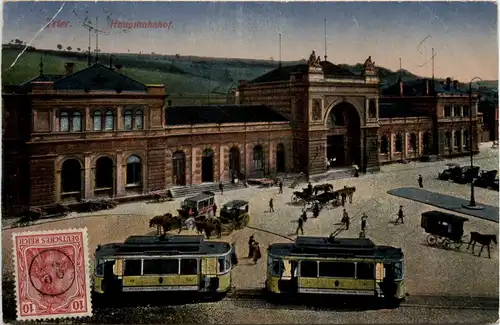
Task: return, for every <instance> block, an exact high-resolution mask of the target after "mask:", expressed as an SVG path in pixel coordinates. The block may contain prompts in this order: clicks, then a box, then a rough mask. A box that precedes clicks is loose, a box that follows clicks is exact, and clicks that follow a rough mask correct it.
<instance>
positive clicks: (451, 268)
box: [2, 147, 499, 297]
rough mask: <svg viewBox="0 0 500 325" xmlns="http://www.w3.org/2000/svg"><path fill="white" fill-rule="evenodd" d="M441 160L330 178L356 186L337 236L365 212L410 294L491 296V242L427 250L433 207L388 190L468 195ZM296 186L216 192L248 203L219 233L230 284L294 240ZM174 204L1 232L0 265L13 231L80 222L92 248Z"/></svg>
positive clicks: (481, 225) (259, 271)
mask: <svg viewBox="0 0 500 325" xmlns="http://www.w3.org/2000/svg"><path fill="white" fill-rule="evenodd" d="M468 161H469V160H468V158H467V157H464V158H460V159H454V160H453V162H457V163H463V164H467V163H468ZM448 162H449V161H440V162H437V163H419V162H412V163H409V164H406V165H403V164H396V165H389V166H383V167H382V172H380V173H377V174H369V175H363V176H362V177H360V178H349V179H342V180H334V181H330V183H332V184H333V185H334V188H335V189H339V188H342V187H343V186H344V185H347V186H355V187H356V192H355V194H354V200H353V203H352V204H349V203H347V205H346V210H347V212H348V213H349V215H350V217H351V219H352V221H351V227H350V228H349V230H346V231H343V232H342V233H341V234H340V235H339V236H341V237H357V236H358V234H359V232H360V216H361V214H362V213H363V212H364V213H366V214H367V215H368V221H367V236H368V237H369V238H370V239H372V240H373V241H374V242H375V243H376V244H382V245H393V246H396V247H401V248H402V249H403V252H404V254H405V258H406V269H405V274H406V285H407V289H408V291H409V293H410V294H414V295H463V296H478V297H482V296H491V297H493V296H498V266H499V265H498V250H497V247H495V248H494V250H493V253H492V256H491V259H488V257H487V254H484V253H483V255H482V256H481V257H477V256H473V255H472V254H471V252H470V250H469V251H466V247H467V245H463V246H462V248H461V250H460V251H453V250H449V251H447V250H444V249H439V248H431V247H428V246H427V245H426V244H425V239H426V234H425V233H424V232H423V230H422V229H421V227H420V214H421V213H422V212H424V211H429V210H439V209H438V208H436V207H433V206H429V205H426V204H423V203H419V202H415V201H411V200H407V199H404V198H401V197H397V196H393V195H390V194H388V193H387V191H389V190H391V189H395V188H401V187H414V186H415V187H416V186H418V184H417V178H418V175H419V174H421V175H422V177H423V180H424V188H425V189H428V190H430V191H432V192H439V193H443V194H446V195H451V196H456V197H460V198H464V199H468V197H469V193H470V187H469V186H467V185H460V184H455V183H449V182H445V181H440V180H437V173H438V172H439V171H441V170H443V169H444V168H445V164H446V163H448ZM475 164H477V165H478V166H480V167H481V168H483V169H498V151H495V150H494V149H491V148H489V147H484V148H482V152H481V153H480V154H479V155H478V156H477V157H476V162H475ZM313 185H314V184H313ZM303 187H306V184H301V185H300V186H298V187H297V188H296V189H295V190H293V189H290V188H284V193H283V194H278V189H277V188H276V187H275V188H258V187H249V188H245V189H242V190H237V191H231V192H227V193H224V195H220V194H217V195H216V203H217V205H218V206H219V210H220V207H221V206H222V205H223V204H224V203H225V202H227V201H229V200H232V199H244V200H248V201H249V202H250V214H251V221H250V224H249V226H251V227H252V228H245V229H243V230H240V231H236V232H234V233H233V234H231V235H230V236H228V237H227V238H223V239H224V240H227V241H230V242H233V243H235V244H236V246H237V253H238V256H240V264H239V265H238V266H237V268H236V269H235V271H234V286H235V287H237V288H240V289H256V288H262V287H263V286H264V280H265V274H266V252H265V249H266V248H267V246H268V245H269V244H271V243H274V242H283V241H287V239H285V238H283V237H281V236H285V237H290V238H292V239H293V238H295V236H294V233H295V230H296V226H297V223H296V222H295V221H296V220H297V219H298V217H299V215H300V214H301V209H302V205H293V204H291V203H290V201H291V196H292V194H293V191H296V190H299V191H300V190H301V189H302V188H303ZM270 198H273V199H274V209H275V212H268V210H269V209H268V202H269V199H270ZM476 199H477V201H478V202H481V203H484V204H488V205H492V206H498V192H495V191H492V190H488V189H483V188H477V189H476ZM180 201H181V199H178V200H175V201H172V202H164V203H146V202H138V203H130V204H123V205H119V206H118V207H117V208H116V209H113V210H110V211H103V212H101V213H99V214H81V215H79V216H78V218H72V219H70V218H67V219H63V220H57V221H53V222H49V223H44V224H40V225H34V226H29V227H25V228H13V229H5V230H4V231H3V238H2V240H3V267H4V270H5V271H10V272H11V271H12V253H11V249H12V233H13V232H17V231H29V230H47V229H64V228H75V227H76V228H79V227H87V228H88V230H89V243H90V246H91V252H92V251H93V250H94V249H95V247H96V246H97V245H98V244H104V243H109V242H115V241H123V240H124V239H125V238H126V237H128V236H130V235H144V234H150V235H152V234H154V232H155V229H153V228H149V227H148V226H149V224H148V221H149V219H150V218H151V217H153V216H155V215H159V214H164V213H167V212H171V213H176V209H177V208H178V207H179V204H180ZM400 204H401V205H403V207H404V213H405V223H404V225H401V224H400V225H394V224H393V221H394V220H395V219H396V217H397V216H396V214H397V212H398V208H399V205H400ZM309 217H311V213H309ZM341 217H342V208H331V209H330V208H326V209H324V210H323V211H321V213H320V215H319V218H317V219H314V218H309V219H308V221H307V222H306V223H305V225H304V231H305V235H322V236H326V235H329V234H330V233H332V232H333V231H335V230H336V229H337V228H338V227H339V225H338V223H339V222H340V219H341ZM467 217H468V218H469V221H468V222H466V223H465V225H464V231H465V234H469V233H470V232H471V231H478V232H480V233H484V234H496V233H498V223H496V222H492V221H489V220H484V219H480V218H475V217H471V216H467ZM260 230H263V231H260ZM184 233H186V232H184ZM273 233H275V234H273ZM252 234H253V235H254V236H255V238H256V240H257V241H258V242H259V243H260V246H261V249H262V253H263V258H262V259H261V260H260V261H259V262H258V263H257V265H253V263H251V262H250V261H249V260H247V259H245V258H244V256H246V255H247V240H248V237H249V236H250V235H252ZM276 234H279V235H281V236H277V235H276ZM478 251H479V248H477V247H476V254H477V252H478Z"/></svg>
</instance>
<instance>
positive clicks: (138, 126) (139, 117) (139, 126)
mask: <svg viewBox="0 0 500 325" xmlns="http://www.w3.org/2000/svg"><path fill="white" fill-rule="evenodd" d="M135 114H136V115H135V128H136V129H137V130H142V112H136V113H135Z"/></svg>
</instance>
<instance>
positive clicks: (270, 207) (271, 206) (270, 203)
mask: <svg viewBox="0 0 500 325" xmlns="http://www.w3.org/2000/svg"><path fill="white" fill-rule="evenodd" d="M269 212H274V205H273V199H272V198H271V199H269Z"/></svg>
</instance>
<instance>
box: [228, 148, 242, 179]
mask: <svg viewBox="0 0 500 325" xmlns="http://www.w3.org/2000/svg"><path fill="white" fill-rule="evenodd" d="M239 175H240V149H239V148H238V147H232V148H231V150H229V177H230V178H233V176H236V177H239Z"/></svg>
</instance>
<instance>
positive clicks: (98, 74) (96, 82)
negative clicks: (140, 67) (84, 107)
mask: <svg viewBox="0 0 500 325" xmlns="http://www.w3.org/2000/svg"><path fill="white" fill-rule="evenodd" d="M54 89H57V90H90V91H92V90H116V91H120V92H122V91H143V92H146V91H147V87H146V85H144V84H142V83H140V82H138V81H135V80H133V79H131V78H129V77H127V76H125V75H123V74H121V73H118V72H116V71H114V70H113V69H110V68H108V67H105V66H104V65H102V64H100V63H96V64H93V65H91V66H89V67H87V68H85V69H82V70H80V71H78V72H75V73H73V74H71V75H69V76H67V77H64V78H61V79H59V80H57V81H56V82H54Z"/></svg>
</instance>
